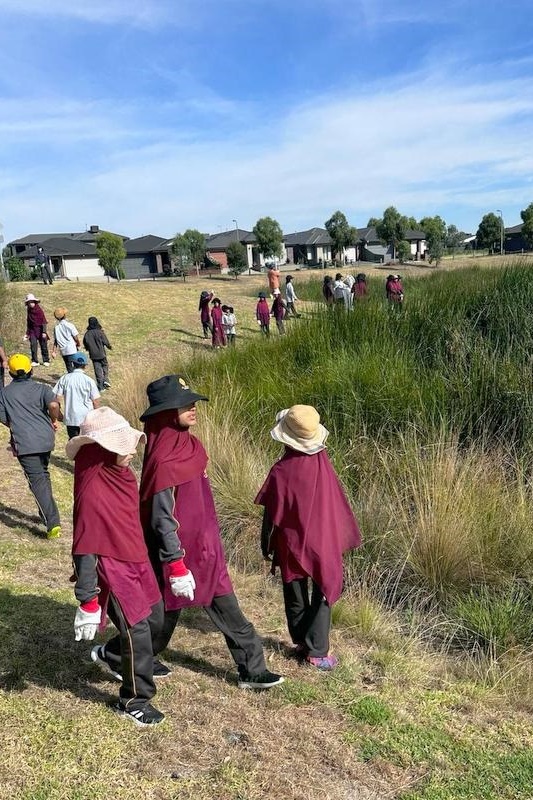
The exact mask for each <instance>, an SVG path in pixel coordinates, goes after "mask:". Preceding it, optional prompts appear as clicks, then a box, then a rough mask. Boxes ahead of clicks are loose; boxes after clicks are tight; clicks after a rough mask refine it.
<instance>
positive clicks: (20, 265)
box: [5, 256, 31, 281]
mask: <svg viewBox="0 0 533 800" xmlns="http://www.w3.org/2000/svg"><path fill="white" fill-rule="evenodd" d="M5 268H6V270H7V271H8V273H9V278H10V280H12V281H29V280H30V278H31V272H30V270H29V269H28V267H27V266H26V264H25V263H24V261H23V260H22V259H21V258H17V257H16V256H8V258H6V259H5Z"/></svg>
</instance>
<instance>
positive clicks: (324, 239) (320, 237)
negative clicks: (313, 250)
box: [283, 228, 331, 247]
mask: <svg viewBox="0 0 533 800" xmlns="http://www.w3.org/2000/svg"><path fill="white" fill-rule="evenodd" d="M283 241H284V242H285V244H286V245H288V246H289V247H294V246H295V245H300V246H306V245H308V246H312V245H317V244H331V236H330V235H329V233H328V232H327V230H326V229H325V228H310V229H309V230H308V231H298V232H296V233H289V234H287V236H284V237H283Z"/></svg>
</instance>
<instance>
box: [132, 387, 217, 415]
mask: <svg viewBox="0 0 533 800" xmlns="http://www.w3.org/2000/svg"><path fill="white" fill-rule="evenodd" d="M198 400H209V398H208V397H206V396H205V395H203V394H196V393H195V392H191V393H190V395H189V396H188V397H187V401H186V403H184V402H183V400H182V401H181V402H178V401H177V400H167V401H165V402H164V403H157V405H154V406H150V407H149V408H147V409H146V411H145V412H144V414H142V415H141V416H140V417H139V419H140V421H141V422H144V420H145V419H148V417H153V416H154V414H159V412H160V411H172V409H174V408H175V409H177V408H185V407H186V406H188V405H190V404H191V403H197V402H198Z"/></svg>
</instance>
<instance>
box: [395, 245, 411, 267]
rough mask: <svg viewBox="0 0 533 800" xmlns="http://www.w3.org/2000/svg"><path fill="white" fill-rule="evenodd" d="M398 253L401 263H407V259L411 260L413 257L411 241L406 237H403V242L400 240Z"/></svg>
mask: <svg viewBox="0 0 533 800" xmlns="http://www.w3.org/2000/svg"><path fill="white" fill-rule="evenodd" d="M396 254H397V256H398V258H399V260H400V264H405V262H406V261H409V259H410V257H411V245H410V244H409V242H407V241H406V240H405V239H402V241H401V242H398V247H397V248H396Z"/></svg>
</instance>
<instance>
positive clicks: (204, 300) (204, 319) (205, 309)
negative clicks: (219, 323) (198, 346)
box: [198, 289, 213, 339]
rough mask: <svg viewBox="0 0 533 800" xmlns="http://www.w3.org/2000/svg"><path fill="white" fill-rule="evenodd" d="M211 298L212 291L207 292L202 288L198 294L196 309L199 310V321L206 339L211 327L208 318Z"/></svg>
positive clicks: (211, 329) (210, 332)
mask: <svg viewBox="0 0 533 800" xmlns="http://www.w3.org/2000/svg"><path fill="white" fill-rule="evenodd" d="M212 299H213V292H208V291H207V290H206V289H204V291H203V292H201V294H200V302H199V303H198V311H199V312H200V322H201V323H202V329H203V332H204V339H208V338H209V337H210V336H211V335H212V333H213V328H212V325H211V320H210V319H209V303H210V302H211V300H212Z"/></svg>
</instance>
